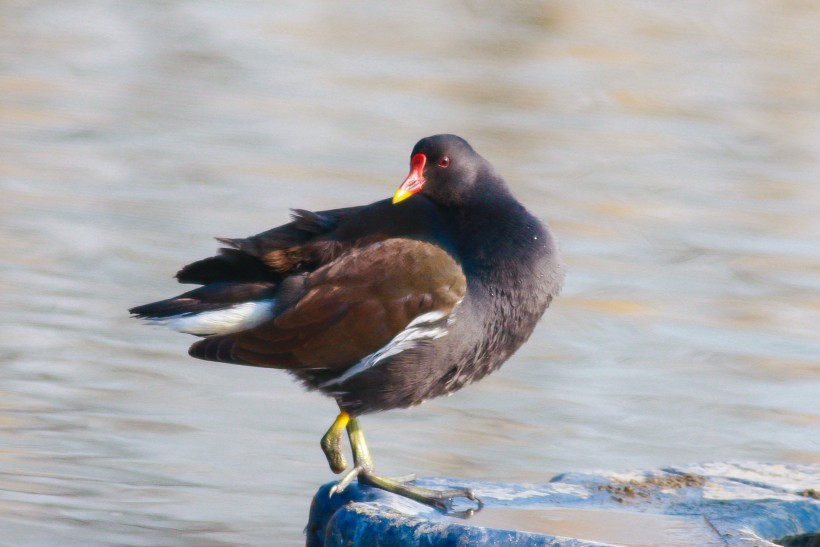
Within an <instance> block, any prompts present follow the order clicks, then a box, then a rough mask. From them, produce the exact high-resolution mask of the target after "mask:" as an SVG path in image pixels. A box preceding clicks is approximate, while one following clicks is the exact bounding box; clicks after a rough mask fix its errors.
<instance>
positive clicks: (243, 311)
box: [145, 299, 275, 336]
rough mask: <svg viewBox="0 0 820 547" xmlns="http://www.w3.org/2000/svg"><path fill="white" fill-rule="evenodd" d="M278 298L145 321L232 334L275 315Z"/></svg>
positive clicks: (187, 330) (194, 331)
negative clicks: (276, 299)
mask: <svg viewBox="0 0 820 547" xmlns="http://www.w3.org/2000/svg"><path fill="white" fill-rule="evenodd" d="M274 302H275V301H274V300H273V299H268V300H259V301H257V302H243V303H241V304H236V305H234V306H231V307H230V308H223V309H221V310H212V311H204V312H200V313H183V314H180V315H172V316H170V317H159V318H153V317H149V318H147V319H145V321H146V322H147V323H151V324H154V325H162V326H164V327H168V328H171V329H174V330H176V331H179V332H185V333H188V334H197V335H199V336H211V335H215V334H231V333H234V332H240V331H243V330H248V329H251V328H253V327H255V326H257V325H261V324H262V323H264V322H265V321H267V320H269V319H271V318H272V317H273V307H274Z"/></svg>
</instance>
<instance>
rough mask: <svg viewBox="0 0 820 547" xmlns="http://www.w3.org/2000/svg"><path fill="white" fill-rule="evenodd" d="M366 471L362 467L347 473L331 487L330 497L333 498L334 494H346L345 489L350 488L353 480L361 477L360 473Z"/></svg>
mask: <svg viewBox="0 0 820 547" xmlns="http://www.w3.org/2000/svg"><path fill="white" fill-rule="evenodd" d="M362 471H364V470H363V469H362V468H361V467H360V466H358V465H357V466H356V467H354V468H353V469H351V470H350V471H348V472H347V473H345V474H344V475H343V476H342V478H341V479H339V482H337V483H336V484H334V485H333V486H331V487H330V497H333V494H341V493H342V492H344V490H345V488H347V487H348V486H350V483H351V482H353V479H355V478H356V477H358V476H359V473H361V472H362Z"/></svg>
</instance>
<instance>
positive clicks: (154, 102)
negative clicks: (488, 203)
mask: <svg viewBox="0 0 820 547" xmlns="http://www.w3.org/2000/svg"><path fill="white" fill-rule="evenodd" d="M818 28H820V4H818V3H817V2H812V1H799V0H794V1H787V0H770V1H746V0H731V1H725V2H698V1H695V2H676V3H669V2H664V3H656V2H651V1H648V0H647V1H637V0H635V1H627V2H618V3H612V2H604V1H595V0H585V1H581V2H574V1H569V0H556V1H549V2H539V1H520V2H490V1H486V0H472V1H463V2H456V1H450V2H424V1H423V2H414V3H412V4H406V5H396V4H394V3H386V2H377V1H365V2H359V3H356V4H350V3H336V2H324V1H318V0H315V1H302V0H300V1H292V2H285V1H282V2H263V1H250V0H249V1H242V2H231V3H227V2H217V1H214V0H211V1H185V0H173V1H163V2H113V1H105V0H77V1H73V2H57V1H54V0H50V1H49V0H40V1H37V0H35V1H15V0H11V1H4V2H0V158H1V159H0V263H1V264H2V269H0V362H1V363H2V368H0V530H2V535H1V536H0V544H2V545H54V544H58V543H59V544H61V545H86V546H88V545H104V544H127V545H160V544H171V545H267V544H277V545H290V544H292V545H297V544H300V543H302V542H303V541H304V540H303V537H302V535H301V534H302V528H303V527H304V525H305V523H306V517H307V511H308V507H309V504H310V499H311V496H312V494H313V493H314V491H315V489H316V488H317V487H318V486H319V485H320V484H322V483H323V482H326V481H328V480H330V479H331V478H332V475H331V473H330V472H329V470H328V469H327V464H326V462H325V460H324V457H323V455H322V453H321V451H320V450H319V444H318V441H319V438H320V436H321V435H322V434H323V433H324V431H325V429H326V428H327V427H328V425H329V424H330V422H331V420H332V419H333V417H334V415H335V407H334V403H333V402H332V401H330V400H328V399H325V398H322V397H321V396H319V395H316V394H307V393H304V392H303V391H302V390H301V389H300V388H299V387H298V386H297V384H296V383H295V382H293V381H292V380H291V379H290V378H289V377H288V376H287V375H286V374H284V373H281V372H277V371H270V370H258V369H252V368H245V367H233V366H229V365H217V364H210V363H205V362H200V361H196V360H193V359H191V358H189V357H187V355H186V349H187V346H188V344H189V343H191V342H192V341H193V339H192V338H190V337H187V336H184V335H181V334H177V333H173V332H166V331H162V330H159V329H155V328H148V327H145V326H142V325H140V324H139V323H138V322H136V321H134V320H131V319H129V318H128V316H127V313H126V309H127V308H128V307H130V306H133V305H135V304H139V303H144V302H147V301H151V300H155V299H158V298H163V297H167V296H171V295H174V294H177V293H178V292H180V291H181V289H182V287H178V286H177V285H175V283H174V281H173V280H172V278H171V276H172V274H173V273H174V272H176V270H177V269H178V268H179V267H180V266H182V265H184V264H186V263H188V262H190V261H193V260H195V259H198V258H201V257H204V256H207V255H209V254H211V253H212V252H214V250H215V249H216V247H217V245H216V242H215V241H213V240H212V239H211V236H229V237H241V236H247V235H251V234H253V233H256V232H259V231H262V230H264V229H267V228H269V227H272V226H274V225H277V224H280V223H282V222H285V221H286V220H287V218H288V207H302V208H314V209H322V208H332V207H342V206H348V205H354V204H361V203H367V202H370V201H375V200H377V199H382V198H384V197H387V196H390V195H391V194H392V192H393V190H394V189H395V187H396V186H397V185H398V183H399V182H400V181H401V180H402V178H403V177H404V176H405V175H406V172H407V165H408V158H409V153H410V149H411V147H412V145H413V144H414V143H415V142H416V140H417V139H419V138H421V137H423V136H426V135H430V134H433V133H438V132H452V133H457V134H460V135H462V136H464V137H465V138H467V139H468V140H470V141H471V143H472V144H473V145H474V146H475V147H476V149H477V150H478V151H479V152H481V153H482V154H483V155H484V156H485V157H487V158H488V159H490V161H492V162H493V163H494V164H495V165H496V166H497V168H498V169H499V170H500V172H502V173H503V174H504V175H505V176H506V177H507V179H508V180H509V182H510V183H511V185H512V186H513V188H514V191H515V192H516V194H517V195H518V196H519V197H520V198H521V199H522V201H524V202H525V203H526V204H527V205H528V206H529V208H530V209H531V210H533V211H534V212H535V213H536V214H537V215H539V216H540V217H542V218H543V219H545V220H547V221H548V222H549V223H550V225H551V226H552V228H553V230H554V231H555V232H556V234H557V235H558V237H559V238H560V241H561V243H562V247H563V250H564V253H565V257H566V261H567V264H568V277H567V284H566V288H565V291H564V294H563V296H562V297H561V298H560V299H558V300H557V301H556V302H555V304H554V306H553V308H552V309H551V310H550V311H549V312H548V313H547V316H546V317H545V319H544V320H543V321H542V323H541V324H540V326H539V328H538V330H537V331H536V333H535V335H534V336H533V338H532V339H531V341H530V343H529V344H528V345H526V346H525V347H524V348H523V349H522V350H521V351H519V352H518V354H517V355H515V357H514V358H513V359H511V361H510V362H509V363H508V364H507V365H506V366H505V367H504V368H503V369H502V370H501V371H499V372H498V373H496V374H495V375H493V376H491V377H489V378H487V379H486V380H485V381H483V382H481V383H480V384H476V385H474V386H471V387H470V388H469V389H466V390H463V391H461V392H459V393H458V394H456V395H455V396H453V397H451V398H447V399H439V400H434V401H429V402H428V403H426V404H424V405H422V406H421V407H419V408H415V409H412V410H408V411H395V412H390V413H385V414H380V415H374V416H368V417H366V418H365V419H364V425H365V428H366V431H367V432H368V435H369V440H370V443H371V447H372V449H373V451H374V456H375V458H376V463H377V465H378V468H379V470H380V471H381V472H383V473H386V474H404V473H407V472H411V471H415V472H417V473H419V474H422V475H452V476H457V477H464V478H470V479H482V480H496V481H530V482H543V481H547V480H549V478H550V477H551V476H552V475H553V474H555V473H557V472H561V471H567V470H583V469H593V468H614V469H628V468H639V467H652V466H664V465H668V464H675V463H687V462H701V461H709V460H756V461H776V462H804V463H806V462H808V463H812V462H813V463H818V462H820V337H818V330H820V180H818V178H820V153H819V152H818V151H819V150H820V146H819V145H820V70H818V67H820V35H818V32H817V29H818Z"/></svg>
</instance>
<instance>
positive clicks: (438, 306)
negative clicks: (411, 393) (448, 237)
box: [190, 238, 466, 371]
mask: <svg viewBox="0 0 820 547" xmlns="http://www.w3.org/2000/svg"><path fill="white" fill-rule="evenodd" d="M465 291H466V280H465V277H464V273H463V271H462V269H461V266H460V265H459V264H458V263H457V262H456V261H455V260H454V259H453V257H452V256H451V255H450V254H449V253H447V252H446V251H444V250H443V249H441V248H440V247H438V246H436V245H434V244H432V243H427V242H423V241H418V240H413V239H404V238H391V239H386V240H383V241H378V242H375V243H371V244H370V245H367V246H363V247H359V248H354V249H350V250H349V251H347V252H346V253H344V254H343V255H342V256H340V257H338V258H336V259H335V260H333V261H332V262H330V263H328V264H326V265H324V266H322V267H321V268H319V269H317V270H316V271H314V272H311V273H306V274H301V275H299V276H292V277H291V278H289V279H287V280H286V281H285V282H283V283H282V286H281V288H280V294H279V300H278V301H277V314H276V316H275V318H274V319H272V320H270V321H269V322H267V323H264V324H262V325H260V326H258V327H255V328H253V329H250V330H247V331H244V332H239V333H235V334H230V335H225V336H214V337H211V338H206V339H204V340H201V341H200V342H197V343H196V344H194V345H193V346H192V347H191V351H190V354H191V355H192V356H194V357H199V358H201V359H208V360H214V361H223V362H233V363H240V364H247V365H254V366H262V367H274V368H284V369H291V370H305V369H329V370H338V371H342V370H344V369H346V368H348V367H350V366H352V365H353V364H355V363H356V362H358V361H359V360H361V359H362V358H363V357H365V356H367V355H370V354H371V353H373V352H375V351H376V350H378V349H379V348H381V347H383V346H384V345H386V344H387V343H388V342H389V341H390V340H391V339H392V338H393V337H394V336H396V335H397V334H398V333H400V332H401V331H402V330H403V329H404V328H405V327H406V326H407V325H408V324H409V323H410V322H411V321H412V320H413V319H415V318H416V317H418V316H420V315H422V314H424V313H428V312H433V311H438V312H441V313H443V314H449V313H450V312H451V311H452V310H453V308H454V307H455V305H456V304H457V303H458V302H459V301H460V300H461V299H462V297H463V296H464V293H465ZM283 305H284V307H283Z"/></svg>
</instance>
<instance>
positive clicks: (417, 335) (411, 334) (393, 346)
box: [322, 311, 447, 387]
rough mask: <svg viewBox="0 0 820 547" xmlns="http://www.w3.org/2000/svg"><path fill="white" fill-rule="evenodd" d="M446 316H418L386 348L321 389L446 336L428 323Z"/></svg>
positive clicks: (437, 327) (329, 381)
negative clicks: (423, 343)
mask: <svg viewBox="0 0 820 547" xmlns="http://www.w3.org/2000/svg"><path fill="white" fill-rule="evenodd" d="M446 316H447V314H446V313H444V312H441V311H431V312H429V313H425V314H422V315H419V316H418V317H416V318H415V319H413V321H411V322H410V324H409V325H407V326H406V327H405V328H404V330H403V331H401V332H400V333H398V334H397V335H396V336H394V337H393V339H392V340H390V342H388V343H387V345H386V346H384V347H383V348H381V349H379V350H378V351H375V352H373V353H371V354H370V355H368V356H367V357H365V358H364V359H362V360H361V361H359V362H358V363H356V364H355V365H353V366H352V367H350V368H349V369H347V370H346V371H345V373H344V374H342V375H341V376H339V377H338V378H334V379H333V380H328V381H327V382H325V383H324V384H322V387H327V386H332V385H336V384H341V383H343V382H345V381H346V380H347V379H348V378H350V377H352V376H355V375H356V374H359V373H361V372H364V371H365V370H367V369H369V368H371V367H373V366H375V365H378V364H379V361H382V360H384V359H387V358H388V357H391V356H393V355H397V354H399V353H401V352H403V351H404V350H406V349H410V348H412V347H413V346H415V345H416V341H418V340H435V339H436V338H441V337H442V336H445V335H446V334H447V328H446V327H442V326H436V327H431V326H430V323H435V322H436V321H439V320H440V319H444V317H446Z"/></svg>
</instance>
